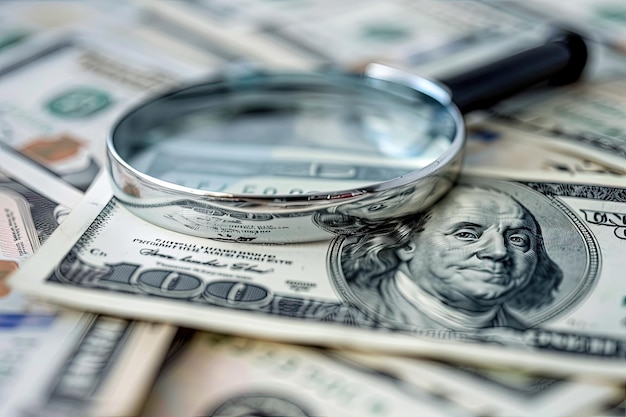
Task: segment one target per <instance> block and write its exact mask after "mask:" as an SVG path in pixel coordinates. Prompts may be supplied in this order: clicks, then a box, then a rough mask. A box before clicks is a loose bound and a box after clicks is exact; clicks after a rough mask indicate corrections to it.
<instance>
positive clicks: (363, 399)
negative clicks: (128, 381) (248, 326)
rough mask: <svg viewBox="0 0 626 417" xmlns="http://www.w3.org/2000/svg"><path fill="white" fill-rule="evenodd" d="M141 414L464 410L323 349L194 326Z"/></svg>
mask: <svg viewBox="0 0 626 417" xmlns="http://www.w3.org/2000/svg"><path fill="white" fill-rule="evenodd" d="M233 370H236V371H235V372H233ZM141 415H142V417H165V416H173V415H176V416H181V417H183V416H185V417H186V416H189V417H192V416H293V417H308V416H311V417H313V416H390V417H392V416H398V417H400V416H406V415H427V416H433V417H439V416H459V417H461V416H469V415H471V414H468V413H466V412H463V411H461V409H459V408H458V407H453V406H452V405H451V404H448V403H447V402H446V401H445V400H443V399H440V398H436V397H433V396H431V395H429V394H428V393H426V392H420V390H418V389H417V388H414V389H411V387H404V388H403V387H402V386H401V381H398V380H394V379H392V378H389V377H388V376H386V375H384V374H380V373H375V372H373V371H371V370H368V369H365V368H363V367H359V366H356V365H355V364H353V363H350V362H347V361H346V360H341V359H340V358H339V357H336V356H333V355H332V354H329V353H328V352H326V351H323V350H317V349H310V348H309V349H307V348H304V347H296V346H290V345H281V344H277V343H269V342H262V341H258V340H253V339H243V338H232V337H227V336H221V335H214V334H209V333H198V334H196V335H194V336H193V337H192V339H191V340H190V341H189V342H188V343H187V344H185V345H184V346H182V347H181V348H180V350H179V351H178V352H177V354H176V355H175V356H173V357H171V358H170V360H169V361H168V362H166V365H165V368H164V370H163V372H162V373H161V374H160V376H159V378H158V380H157V382H156V384H155V387H154V389H153V391H152V394H151V395H150V397H149V398H148V401H147V403H146V407H145V409H144V410H143V412H142V414H141Z"/></svg>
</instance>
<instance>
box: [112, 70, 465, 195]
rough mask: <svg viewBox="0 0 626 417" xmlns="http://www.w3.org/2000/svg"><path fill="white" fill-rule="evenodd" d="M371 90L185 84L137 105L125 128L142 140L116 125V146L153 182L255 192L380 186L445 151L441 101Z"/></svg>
mask: <svg viewBox="0 0 626 417" xmlns="http://www.w3.org/2000/svg"><path fill="white" fill-rule="evenodd" d="M370 87H371V86H369V87H368V88H364V84H363V81H362V80H360V79H359V78H357V77H356V76H342V77H339V76H337V77H328V75H326V76H325V78H322V77H321V76H315V75H292V76H284V75H283V76H276V75H275V76H272V77H270V78H267V77H261V78H258V79H254V78H251V79H243V80H242V81H240V82H239V84H235V85H234V86H230V87H228V88H227V87H225V86H224V85H223V84H220V83H213V84H205V85H200V86H197V87H191V88H188V89H185V90H182V91H180V92H177V93H174V94H171V95H169V96H166V97H164V98H163V99H162V100H159V101H156V102H153V103H151V104H149V105H148V106H151V107H152V108H150V109H145V108H144V109H143V114H145V115H146V116H145V117H144V118H142V119H138V120H137V118H135V120H134V124H133V125H132V126H131V127H132V128H136V124H137V123H140V124H143V125H144V126H143V127H144V132H145V133H144V135H145V136H144V138H142V139H141V140H139V141H137V139H134V140H128V141H126V140H124V136H125V135H124V130H125V129H127V128H128V129H130V127H128V126H126V124H124V122H122V123H121V124H120V126H119V127H118V130H117V131H116V135H118V137H119V139H118V140H117V142H116V145H117V146H118V151H119V153H120V155H121V157H122V158H124V159H125V160H127V161H128V162H129V163H130V165H131V166H132V167H134V168H135V169H137V170H139V171H141V172H143V173H146V174H148V175H150V176H152V177H155V178H158V179H160V180H164V181H167V182H170V183H173V184H177V185H181V186H185V187H190V188H194V189H200V190H205V191H213V192H227V193H235V194H255V195H268V194H269V195H281V194H305V193H314V192H331V191H339V190H344V189H351V188H355V187H357V188H358V187H363V186H367V185H371V184H375V183H380V182H384V181H388V180H391V179H394V178H398V177H401V176H403V175H406V174H408V173H410V172H413V171H415V170H418V169H422V168H424V167H426V166H428V165H430V164H432V163H433V162H434V161H436V160H437V159H438V158H439V157H441V155H442V154H444V153H445V152H446V151H447V150H448V149H449V148H450V146H451V143H452V141H453V140H454V138H455V135H456V134H457V127H456V124H455V120H454V117H453V115H452V113H451V111H450V110H449V108H448V107H447V106H445V105H443V104H441V103H439V102H437V101H436V100H434V99H433V98H431V97H429V96H428V95H426V94H422V93H418V92H417V91H416V90H414V89H412V88H409V87H406V86H399V85H397V84H396V85H393V86H392V85H391V84H389V85H385V84H384V83H379V85H376V86H374V87H375V88H370ZM145 110H149V111H145ZM125 143H129V144H132V145H125Z"/></svg>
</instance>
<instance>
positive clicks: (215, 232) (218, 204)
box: [107, 32, 587, 243]
mask: <svg viewBox="0 0 626 417" xmlns="http://www.w3.org/2000/svg"><path fill="white" fill-rule="evenodd" d="M586 61H587V48H586V45H585V42H584V40H583V39H582V38H581V36H579V35H578V34H575V33H572V32H560V33H559V34H558V35H557V36H555V37H553V38H551V39H550V40H548V41H547V42H546V43H544V44H542V45H540V46H537V47H535V48H532V49H529V50H526V51H523V52H520V53H518V54H516V55H513V56H510V57H507V58H505V59H503V60H500V61H497V62H495V63H492V64H489V65H487V66H485V67H481V68H478V69H475V70H472V71H469V72H467V73H464V74H461V75H458V76H454V77H451V78H448V79H445V80H440V81H438V82H437V81H432V80H428V79H426V78H422V77H418V76H416V75H414V74H410V73H406V72H403V71H400V70H397V69H394V68H390V67H387V66H383V65H378V64H372V65H370V66H368V67H367V69H366V70H365V72H364V73H363V74H351V73H254V74H248V75H243V76H235V77H227V76H225V77H223V78H220V79H214V80H211V81H208V82H206V83H200V84H194V85H191V86H187V87H184V88H181V89H179V90H176V91H173V92H168V93H165V94H162V95H160V96H158V97H156V98H153V99H151V100H149V101H147V102H145V103H143V104H141V105H139V106H138V107H136V108H134V109H133V110H131V111H129V112H128V113H127V114H126V115H125V116H123V117H122V118H121V119H120V120H119V121H118V122H117V123H116V125H115V126H114V127H113V129H112V131H111V133H110V135H109V137H108V138H107V152H108V172H109V174H110V177H111V180H112V184H113V189H114V194H115V196H116V198H117V199H118V200H119V201H120V202H122V203H123V204H124V205H125V206H126V207H127V208H128V209H129V210H130V211H131V212H133V213H134V214H135V215H137V216H139V217H141V218H143V219H144V220H147V221H149V222H151V223H153V224H156V225H159V226H162V227H165V228H168V229H171V230H174V231H177V232H182V233H185V234H189V235H194V236H201V237H206V238H211V239H222V240H228V241H234V242H254V243H294V242H307V241H316V240H322V239H328V238H330V237H332V232H331V230H333V231H334V232H335V233H336V232H337V230H338V229H339V230H340V229H341V225H342V224H348V223H349V222H351V221H356V220H358V221H361V222H366V223H367V222H372V223H376V222H381V221H383V222H384V221H385V220H386V219H390V218H396V217H399V216H407V215H411V214H413V213H416V212H420V211H422V210H424V209H426V208H427V207H429V206H431V205H432V204H434V203H435V202H436V201H437V200H439V199H440V198H441V197H442V196H443V195H444V194H445V193H446V192H447V191H448V190H449V189H450V188H451V187H452V186H453V184H454V182H455V180H456V178H457V176H458V174H459V172H460V169H461V164H462V157H463V147H464V143H465V134H466V132H465V127H464V120H463V114H465V113H468V112H470V111H473V110H476V109H481V108H488V107H490V106H492V105H493V104H495V103H496V102H498V101H500V100H502V99H504V98H506V97H509V96H511V95H513V94H515V93H518V92H520V91H522V90H524V89H526V88H528V87H531V86H534V85H536V84H538V83H541V82H545V81H547V82H549V83H551V84H555V85H563V84H568V83H571V82H574V81H576V80H577V79H578V78H579V77H580V75H581V73H582V71H583V69H584V67H585V64H586Z"/></svg>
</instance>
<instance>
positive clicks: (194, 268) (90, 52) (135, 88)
mask: <svg viewBox="0 0 626 417" xmlns="http://www.w3.org/2000/svg"><path fill="white" fill-rule="evenodd" d="M555 20H558V21H556V22H555ZM555 24H559V25H563V26H566V27H567V28H568V29H571V28H574V29H575V30H577V31H579V32H580V33H582V34H583V35H584V36H585V38H586V39H587V41H588V45H589V51H590V62H589V64H588V67H587V68H586V70H585V73H584V74H583V77H582V79H581V80H580V81H579V82H576V83H574V84H572V85H568V86H564V87H558V88H536V89H533V90H531V91H529V92H527V93H524V94H522V95H520V96H517V97H515V98H513V99H510V100H507V101H505V102H503V103H501V104H499V105H497V106H495V107H494V108H492V109H490V110H488V111H485V112H480V113H476V114H470V115H468V116H466V122H467V124H468V142H467V147H466V154H465V159H464V166H463V171H462V173H461V176H460V178H459V181H458V184H457V185H456V186H455V187H454V188H453V189H452V190H451V191H450V193H448V194H447V195H446V197H444V198H443V199H442V200H441V201H440V202H439V203H437V204H436V205H435V206H434V207H433V208H432V209H430V210H429V212H428V213H423V214H421V215H422V216H423V218H424V219H423V221H421V223H413V229H412V232H411V233H408V234H406V233H404V234H401V233H399V231H400V228H403V229H402V230H404V229H406V225H403V224H401V222H400V221H398V222H397V226H392V225H390V224H387V225H386V226H387V227H385V228H384V231H381V230H382V229H377V228H375V227H369V228H363V229H358V230H357V231H351V232H350V234H345V233H343V232H341V233H337V234H336V235H335V236H333V237H332V239H330V240H328V241H319V242H311V243H299V244H283V245H270V244H265V245H261V244H253V243H241V242H229V241H221V240H213V239H206V238H200V237H195V236H189V235H185V234H182V233H177V232H174V231H170V230H167V229H164V228H161V227H159V226H155V225H152V224H150V223H148V222H145V221H143V220H141V219H139V218H138V217H137V216H135V215H133V214H132V213H131V212H129V211H128V210H127V209H126V208H125V206H124V205H123V204H120V202H119V201H118V200H117V199H116V198H114V197H113V191H112V188H111V184H110V181H109V179H108V177H107V165H106V164H107V159H106V148H105V140H106V137H107V135H108V134H109V132H110V129H111V127H112V126H113V124H114V123H115V122H116V120H118V119H119V118H120V117H121V116H122V115H123V114H124V113H125V112H126V111H127V110H128V109H129V108H131V107H132V106H134V105H137V104H138V103H140V102H142V101H143V100H146V99H147V98H149V97H151V96H153V95H155V94H158V93H159V92H161V91H165V90H166V89H171V88H174V87H177V86H180V85H184V84H185V83H191V82H194V81H197V80H203V79H209V78H210V77H212V76H215V75H216V74H220V73H222V74H223V73H224V72H226V73H228V72H229V71H232V72H236V71H248V70H251V69H252V70H256V69H260V70H264V71H265V70H269V71H271V70H289V71H312V70H318V69H321V68H326V69H327V68H332V69H338V70H343V71H356V70H358V69H359V68H362V67H363V66H364V65H365V64H367V63H369V62H379V63H384V64H388V65H391V66H395V67H397V68H400V69H403V70H406V71H410V72H414V73H416V74H420V75H425V76H427V77H432V78H438V77H445V76H446V75H448V74H451V73H458V72H459V71H460V70H462V69H464V68H471V67H473V66H475V65H477V64H479V63H481V62H484V61H485V60H488V59H491V58H494V57H498V56H500V55H502V54H504V53H510V51H515V50H517V49H520V50H521V49H522V48H524V47H525V46H527V45H529V44H533V43H536V42H539V41H541V40H542V39H544V38H545V36H546V34H548V33H550V31H551V30H553V29H554V25H555ZM494 213H497V215H496V214H494ZM393 224H394V225H395V224H396V223H393ZM415 224H419V227H417V226H415ZM396 232H398V233H396ZM380 233H384V234H385V236H384V239H383V238H381V236H380ZM380 242H383V243H382V244H381V243H380ZM490 251H491V252H490ZM488 252H490V253H488ZM487 257H488V258H489V259H490V260H491V261H490V262H491V265H492V270H491V271H485V270H480V267H479V266H477V265H478V263H477V262H478V261H477V259H479V258H487ZM497 258H501V259H497ZM493 265H500V266H493ZM504 270H506V273H505V272H503V271H504ZM624 271H626V4H624V3H623V1H619V0H599V1H598V0H594V1H592V0H577V1H575V2H559V1H557V0H550V1H538V0H534V1H527V2H495V1H481V0H467V1H435V0H386V1H384V2H383V1H376V0H344V1H331V0H184V1H183V0H181V1H169V0H133V1H124V0H119V1H118V0H101V1H100V0H93V1H90V2H77V1H19V0H15V1H3V2H1V3H0V297H1V298H0V310H1V311H0V416H3V417H22V416H28V417H35V416H37V417H43V416H46V417H56V416H59V417H60V416H76V417H84V416H98V417H99V416H101V417H104V416H107V417H110V416H119V417H124V416H144V417H149V416H163V417H165V416H177V417H178V416H180V417H182V416H189V417H192V416H372V417H383V416H384V417H392V416H418V415H419V416H483V417H484V416H494V417H496V416H510V417H521V416H546V417H558V416H563V417H565V416H580V417H582V416H596V417H600V416H614V417H617V416H626V402H625V400H626V273H625V272H624ZM481 274H482V275H481ZM485 274H491V275H490V277H487V278H485V277H484V276H483V275H485ZM502 277H506V278H502Z"/></svg>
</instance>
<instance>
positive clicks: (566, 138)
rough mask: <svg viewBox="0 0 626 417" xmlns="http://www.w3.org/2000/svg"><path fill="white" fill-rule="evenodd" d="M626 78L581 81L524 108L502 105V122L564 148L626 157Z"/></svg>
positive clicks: (619, 158)
mask: <svg viewBox="0 0 626 417" xmlns="http://www.w3.org/2000/svg"><path fill="white" fill-rule="evenodd" d="M625 93H626V78H624V77H621V78H619V79H615V80H611V81H607V82H600V83H589V84H580V85H578V86H576V87H574V88H570V89H568V90H567V91H562V92H561V93H560V94H558V95H551V96H549V97H544V98H543V99H542V100H539V101H537V102H535V103H532V104H529V105H526V106H524V107H523V108H510V109H507V108H501V109H499V111H498V116H499V117H500V118H501V123H506V124H507V125H508V126H510V127H513V128H516V129H519V130H522V131H525V132H529V133H531V134H533V135H535V136H536V137H537V138H540V139H544V142H550V143H551V144H553V146H558V147H560V149H562V150H564V151H566V152H567V151H568V150H571V149H578V150H580V151H584V152H586V153H587V154H589V155H590V156H591V155H600V156H602V155H604V156H607V157H611V158H613V159H614V160H615V161H617V163H619V164H620V165H621V166H625V165H624V158H626V122H625V121H624V120H625V119H624V113H625V112H624V106H625V104H626V99H625V98H624V97H625V96H624V94H625Z"/></svg>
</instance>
